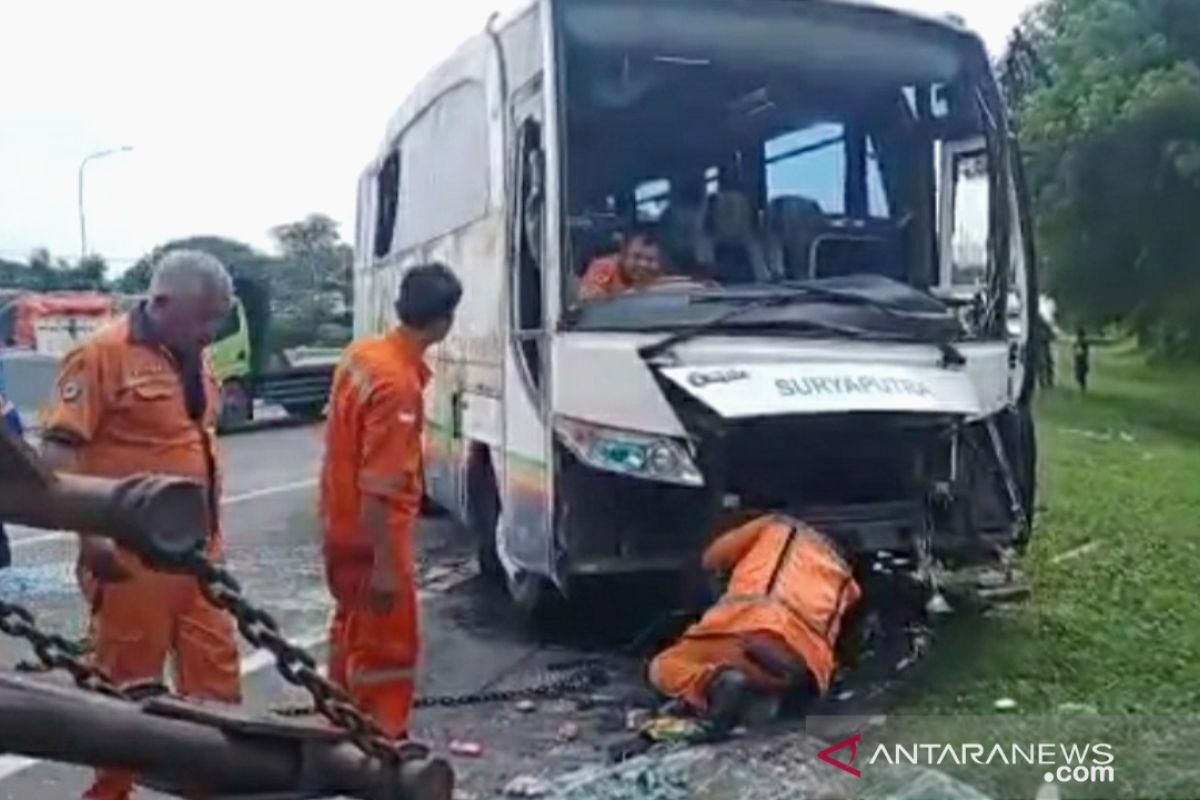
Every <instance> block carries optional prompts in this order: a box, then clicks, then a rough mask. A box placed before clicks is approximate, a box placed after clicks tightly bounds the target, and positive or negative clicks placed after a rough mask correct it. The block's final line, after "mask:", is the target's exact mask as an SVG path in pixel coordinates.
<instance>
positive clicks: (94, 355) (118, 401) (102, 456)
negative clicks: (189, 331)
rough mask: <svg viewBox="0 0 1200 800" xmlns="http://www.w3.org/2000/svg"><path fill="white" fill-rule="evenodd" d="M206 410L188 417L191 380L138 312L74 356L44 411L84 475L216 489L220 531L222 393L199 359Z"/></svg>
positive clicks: (213, 509)
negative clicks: (182, 481)
mask: <svg viewBox="0 0 1200 800" xmlns="http://www.w3.org/2000/svg"><path fill="white" fill-rule="evenodd" d="M198 369H199V370H200V376H199V378H200V382H201V386H200V390H201V391H202V393H203V401H204V402H203V408H202V409H200V408H196V409H193V412H197V411H198V412H199V413H198V414H197V416H196V417H195V418H193V416H192V413H189V409H188V401H187V390H186V388H185V379H184V375H183V373H182V371H181V369H180V366H179V364H178V362H177V361H176V359H175V357H174V356H173V355H172V354H171V353H170V352H169V351H168V350H167V348H166V347H164V346H162V345H160V344H157V343H156V342H155V341H154V338H153V336H152V333H151V331H150V330H149V321H148V319H147V318H146V316H145V314H144V313H143V312H142V311H141V310H140V309H139V310H137V311H134V312H132V313H131V314H129V315H127V316H125V317H123V318H121V319H120V320H118V321H116V322H114V323H112V324H110V325H108V326H106V327H104V328H102V329H100V330H99V331H97V332H96V333H94V334H93V335H92V336H91V337H89V338H88V339H87V340H85V341H84V342H83V343H82V344H80V345H79V346H78V347H76V348H75V349H74V350H72V351H71V352H70V353H68V354H67V355H66V356H65V357H64V358H63V361H62V364H61V366H60V367H59V373H58V380H57V383H56V384H55V387H54V395H53V397H52V398H51V400H50V402H49V404H48V405H47V406H46V408H45V409H44V410H43V412H42V426H43V430H44V434H43V436H44V437H45V438H47V439H61V440H63V441H65V442H67V443H69V444H71V445H73V446H74V447H75V448H76V452H77V453H78V454H79V462H78V468H77V471H78V472H79V473H81V474H84V475H95V476H99V477H107V478H121V477H126V476H129V475H133V474H135V473H141V472H147V473H159V474H164V475H174V476H179V477H183V478H190V479H192V480H195V481H198V482H200V483H202V484H204V485H205V486H207V487H208V489H209V492H208V494H209V508H210V513H211V519H212V521H213V530H214V532H215V531H216V529H217V525H216V521H217V520H218V518H219V517H218V514H217V511H218V497H219V493H220V483H221V481H220V464H219V460H218V453H217V434H216V422H217V407H218V403H219V396H220V392H219V389H218V386H217V381H216V377H215V376H214V374H213V371H212V366H211V363H210V362H209V361H208V358H207V355H204V356H201V357H200V364H199V367H198Z"/></svg>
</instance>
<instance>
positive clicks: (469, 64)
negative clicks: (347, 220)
mask: <svg viewBox="0 0 1200 800" xmlns="http://www.w3.org/2000/svg"><path fill="white" fill-rule="evenodd" d="M670 1H671V2H674V3H678V4H680V5H687V4H688V3H695V4H706V3H707V4H711V3H712V0H670ZM788 1H789V2H793V3H796V4H797V5H801V4H803V5H804V6H805V7H806V9H812V10H821V9H823V10H825V11H826V12H832V13H837V12H839V11H841V12H845V13H848V14H862V15H864V17H867V18H869V17H870V16H873V15H877V16H878V17H879V20H880V21H881V22H886V23H890V24H901V25H903V24H911V25H913V26H916V27H920V28H925V29H927V30H929V29H933V30H940V31H941V32H943V33H945V34H947V35H951V36H955V37H958V38H960V40H961V44H962V45H963V46H964V47H965V48H967V49H970V50H975V51H976V52H975V53H974V54H973V55H977V56H979V57H981V58H982V59H983V61H984V63H986V61H987V50H986V48H985V46H984V44H983V40H982V39H981V38H980V37H979V36H978V34H976V33H975V32H974V31H973V30H971V29H970V28H968V27H967V26H966V24H965V22H964V21H963V20H962V19H961V18H959V17H956V16H951V15H948V14H947V15H942V16H937V15H933V14H929V13H924V12H919V11H916V10H913V9H909V8H900V7H898V6H896V5H893V4H892V2H891V1H889V2H879V1H878V0H788ZM541 2H542V0H522V2H520V4H519V5H517V6H516V7H515V8H513V9H511V10H509V11H507V12H504V13H503V14H496V15H494V16H493V18H492V19H491V20H489V21H488V24H486V25H483V26H481V28H480V33H478V34H476V35H474V36H472V37H471V38H469V39H467V40H466V41H464V42H462V43H461V44H460V45H459V46H458V47H457V48H455V50H454V51H453V53H451V54H450V55H449V56H448V57H447V58H446V59H444V60H443V61H442V62H440V63H439V64H438V65H437V66H435V67H433V68H432V69H431V70H430V71H429V72H427V73H426V74H425V75H424V77H422V78H421V79H420V80H419V81H418V82H417V83H416V84H415V85H414V87H413V88H412V90H411V91H410V92H409V94H408V95H407V97H406V98H405V100H404V102H403V103H402V104H401V106H400V107H399V109H397V111H396V112H395V113H394V114H393V115H392V117H391V119H390V120H389V122H388V125H387V129H386V135H385V137H384V140H383V143H382V145H381V147H380V148H379V152H378V153H377V154H376V156H375V157H374V158H372V159H371V161H370V163H369V164H368V165H367V167H366V169H365V170H364V172H363V177H364V178H365V177H366V176H367V175H370V174H373V173H374V172H375V171H377V170H378V166H379V164H380V163H381V162H382V160H383V159H384V158H385V157H386V156H387V154H388V153H389V152H390V151H391V149H392V148H393V147H394V146H395V143H396V141H397V139H399V138H400V136H401V135H402V134H403V133H404V131H405V130H406V129H407V128H408V127H409V126H410V125H411V124H412V123H413V121H414V120H415V119H416V118H417V117H419V116H420V115H421V113H422V112H423V111H424V110H425V109H426V108H427V107H428V106H429V104H430V103H432V102H433V101H434V100H435V99H437V98H438V97H439V96H441V95H442V94H443V93H445V92H446V91H448V90H449V89H451V88H453V87H454V86H455V85H457V84H459V83H462V82H464V81H467V80H471V79H476V80H478V79H480V78H481V77H482V76H483V75H486V67H487V59H490V58H494V53H493V52H492V43H491V42H490V41H489V37H488V34H487V32H486V31H487V30H488V28H490V29H491V30H493V31H496V32H497V33H504V32H506V31H508V30H509V29H510V28H512V27H513V26H514V25H516V24H517V23H518V22H519V21H520V20H522V19H523V18H525V17H526V16H527V15H529V14H531V13H533V12H535V11H536V9H537V8H538V6H539V5H540V3H541ZM549 2H550V3H552V4H561V3H572V2H590V3H601V2H605V0H549ZM750 2H754V0H750Z"/></svg>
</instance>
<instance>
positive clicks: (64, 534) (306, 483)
mask: <svg viewBox="0 0 1200 800" xmlns="http://www.w3.org/2000/svg"><path fill="white" fill-rule="evenodd" d="M316 485H317V479H316V478H307V479H305V480H302V481H293V482H291V483H281V484H279V485H278V486H267V487H266V488H263V489H255V490H253V491H250V492H243V493H241V494H233V495H229V496H228V497H225V498H223V499H222V500H221V505H222V506H235V505H238V504H239V503H247V502H249V501H251V500H258V499H259V498H261V497H270V496H272V495H276V494H284V493H286V492H295V491H299V490H301V489H309V488H311V487H313V486H316ZM74 536H75V534H74V533H71V532H70V531H55V532H53V533H37V534H34V535H32V536H23V537H19V538H18V537H14V538H13V539H12V542H11V544H12V546H13V547H14V548H16V547H27V546H31V545H36V544H46V543H47V542H59V541H63V540H65V539H70V538H72V537H74Z"/></svg>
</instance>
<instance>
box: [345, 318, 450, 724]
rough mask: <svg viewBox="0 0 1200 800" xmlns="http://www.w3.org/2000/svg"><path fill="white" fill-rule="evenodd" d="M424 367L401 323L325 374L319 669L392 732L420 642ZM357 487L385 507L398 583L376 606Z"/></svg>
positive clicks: (406, 701)
mask: <svg viewBox="0 0 1200 800" xmlns="http://www.w3.org/2000/svg"><path fill="white" fill-rule="evenodd" d="M429 375H430V373H429V369H428V367H427V366H426V365H425V361H424V358H423V353H422V348H421V345H420V343H419V342H417V341H416V340H415V339H413V338H412V337H411V336H410V335H409V334H408V333H406V332H404V331H402V330H396V331H392V332H391V333H388V334H384V335H382V336H374V337H369V338H365V339H360V340H358V341H356V342H354V343H353V344H351V345H350V346H349V347H348V348H347V349H346V353H345V355H344V356H343V358H342V363H341V364H340V365H339V366H338V369H337V372H336V373H335V375H334V379H333V388H332V392H331V395H330V403H329V415H328V420H327V423H326V434H325V461H324V464H323V466H322V471H321V519H322V522H323V527H324V533H325V542H324V550H325V574H326V580H327V581H328V583H329V590H330V593H331V594H332V595H333V598H334V603H335V608H334V616H333V624H332V627H331V630H330V656H329V676H330V679H331V680H333V681H335V682H337V683H338V684H340V685H341V686H343V687H344V688H345V689H346V690H347V691H348V692H349V693H350V695H351V696H352V697H353V698H354V701H355V703H357V704H358V706H359V707H360V708H362V709H363V710H364V711H366V712H368V713H369V714H370V715H371V716H372V718H373V719H374V720H375V722H376V723H377V724H378V725H379V726H380V727H381V728H382V729H383V730H384V731H385V732H386V733H387V734H388V735H390V736H393V737H396V738H401V737H403V736H405V735H406V734H407V731H408V715H409V712H410V711H411V709H412V701H413V693H414V681H415V671H416V666H417V656H418V652H419V650H420V631H419V628H418V609H417V594H416V583H415V577H414V575H415V569H416V568H415V562H414V544H413V536H414V527H415V524H416V520H417V517H418V514H419V513H420V508H421V495H422V491H423V490H422V477H421V469H422V468H421V431H422V426H423V424H424V403H423V400H422V395H423V391H424V388H425V385H426V384H427V383H428V381H429ZM364 495H370V496H373V497H376V498H380V499H382V500H385V501H386V502H387V503H388V506H389V512H388V531H389V534H390V535H391V536H392V551H393V553H394V557H395V562H396V563H395V564H393V565H392V568H393V569H395V570H396V575H397V576H398V578H399V580H398V582H397V583H398V587H399V590H398V596H397V598H396V602H395V605H394V606H393V608H392V610H391V611H390V612H388V613H386V614H378V613H375V612H373V611H372V610H371V609H370V608H368V607H367V606H366V604H365V603H364V596H365V593H366V589H367V584H368V580H369V578H370V574H371V570H372V567H373V564H374V547H373V544H372V542H371V541H370V540H369V539H368V538H367V536H368V534H367V533H366V532H365V531H364V530H363V529H362V526H361V523H360V517H361V500H362V498H363V496H364Z"/></svg>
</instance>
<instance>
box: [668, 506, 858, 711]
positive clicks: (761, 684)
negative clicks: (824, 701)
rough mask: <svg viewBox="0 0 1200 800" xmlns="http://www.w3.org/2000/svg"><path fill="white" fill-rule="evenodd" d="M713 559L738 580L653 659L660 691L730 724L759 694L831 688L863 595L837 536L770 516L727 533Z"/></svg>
mask: <svg viewBox="0 0 1200 800" xmlns="http://www.w3.org/2000/svg"><path fill="white" fill-rule="evenodd" d="M704 568H705V569H706V570H709V571H712V572H718V573H731V575H730V578H729V582H728V585H727V587H726V589H725V593H724V594H723V595H722V597H721V598H720V600H718V601H717V603H716V605H714V606H712V607H711V608H710V609H708V611H707V612H705V614H704V616H703V617H702V618H701V619H700V621H699V622H697V623H696V624H694V625H692V626H691V627H690V628H688V629H687V631H685V632H684V634H683V637H682V638H681V639H680V640H679V641H678V642H676V643H675V644H674V645H672V646H671V647H669V648H668V649H666V650H664V651H663V652H662V653H660V654H659V655H658V656H657V657H655V659H654V660H653V662H651V664H650V681H651V682H652V683H653V684H654V686H655V687H656V688H657V689H658V690H659V691H660V692H662V693H663V694H665V695H668V696H669V697H672V698H675V699H676V700H679V701H682V702H683V703H684V704H685V705H687V706H688V707H689V708H690V709H691V710H693V711H696V712H698V713H700V714H702V715H704V716H705V717H706V718H707V719H708V720H709V721H710V722H711V723H712V724H713V726H714V727H716V728H717V729H718V730H725V729H728V728H729V727H731V726H733V725H735V724H737V723H738V722H739V721H740V719H741V718H742V717H743V715H744V714H745V713H746V712H747V711H748V710H749V708H750V706H751V705H752V704H753V703H754V701H755V700H756V699H758V698H764V697H766V698H768V699H771V698H782V697H783V695H785V694H787V693H790V692H793V691H800V692H806V693H808V694H810V695H815V694H823V693H824V692H825V691H827V690H828V688H829V684H830V681H831V680H832V677H833V673H834V670H835V668H836V663H835V655H834V652H835V645H836V642H837V639H838V635H839V633H840V631H841V627H842V621H843V619H844V617H845V616H846V613H847V611H849V610H850V609H851V607H853V606H854V604H855V603H856V602H858V600H859V598H860V597H861V595H862V591H861V589H860V588H859V586H858V583H857V582H856V581H855V580H854V577H853V574H852V571H851V569H850V567H849V565H847V563H846V562H845V560H844V559H843V558H842V556H841V554H840V553H839V552H838V550H837V548H836V546H835V545H834V544H833V542H832V541H831V540H829V539H828V538H826V537H825V536H823V535H822V534H820V533H818V532H817V531H815V530H813V529H812V528H810V527H808V526H807V525H805V524H804V523H802V522H799V521H796V520H793V519H789V518H786V517H783V516H775V515H768V516H762V517H759V518H757V519H755V520H753V521H752V522H749V523H747V524H745V525H743V526H741V527H739V528H736V529H734V530H732V531H729V532H726V533H725V534H723V535H721V536H720V537H719V538H717V539H716V540H715V541H714V542H713V543H712V544H711V545H710V546H709V548H708V550H707V551H706V552H705V554H704Z"/></svg>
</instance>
